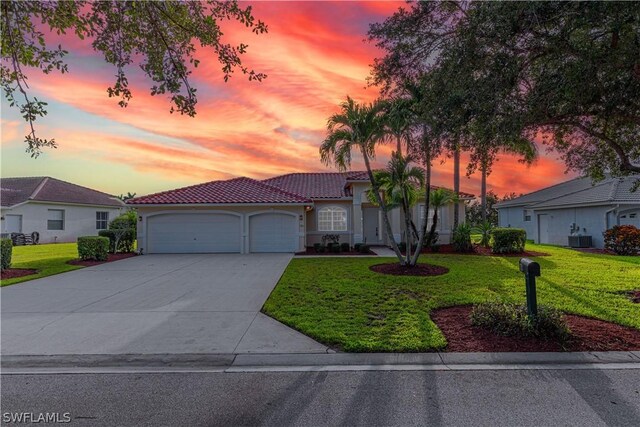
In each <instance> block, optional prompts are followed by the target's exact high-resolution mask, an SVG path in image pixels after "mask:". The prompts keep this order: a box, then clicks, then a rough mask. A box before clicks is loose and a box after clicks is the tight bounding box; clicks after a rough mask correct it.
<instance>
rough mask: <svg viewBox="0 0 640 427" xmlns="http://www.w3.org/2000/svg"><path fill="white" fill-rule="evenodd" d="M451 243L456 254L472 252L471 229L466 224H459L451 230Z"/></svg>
mask: <svg viewBox="0 0 640 427" xmlns="http://www.w3.org/2000/svg"><path fill="white" fill-rule="evenodd" d="M451 243H452V244H453V250H454V251H456V252H471V251H473V244H472V243H471V227H470V226H469V225H468V224H466V223H462V224H459V225H458V226H457V227H456V228H454V229H453V235H452V236H451Z"/></svg>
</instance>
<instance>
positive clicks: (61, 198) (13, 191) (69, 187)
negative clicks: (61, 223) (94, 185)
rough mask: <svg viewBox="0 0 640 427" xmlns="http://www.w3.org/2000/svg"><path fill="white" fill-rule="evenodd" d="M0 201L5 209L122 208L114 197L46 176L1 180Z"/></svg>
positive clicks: (121, 204) (120, 203)
mask: <svg viewBox="0 0 640 427" xmlns="http://www.w3.org/2000/svg"><path fill="white" fill-rule="evenodd" d="M0 187H1V190H0V199H1V205H2V206H4V207H9V206H14V205H17V204H18V203H23V202H27V201H37V202H53V203H73V204H81V205H97V206H113V207H123V206H124V204H123V203H122V202H121V201H120V200H118V199H117V198H116V197H114V196H112V195H110V194H107V193H103V192H101V191H97V190H92V189H91V188H87V187H82V186H80V185H76V184H72V183H70V182H66V181H61V180H59V179H56V178H51V177H48V176H38V177H24V178H2V179H0Z"/></svg>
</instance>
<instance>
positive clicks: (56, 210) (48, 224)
mask: <svg viewBox="0 0 640 427" xmlns="http://www.w3.org/2000/svg"><path fill="white" fill-rule="evenodd" d="M51 212H61V213H62V215H61V216H62V219H51V218H50V215H51ZM65 216H66V215H65V210H64V209H47V231H64V229H65V222H66V221H65ZM51 221H54V222H56V223H57V222H61V223H62V225H61V228H51Z"/></svg>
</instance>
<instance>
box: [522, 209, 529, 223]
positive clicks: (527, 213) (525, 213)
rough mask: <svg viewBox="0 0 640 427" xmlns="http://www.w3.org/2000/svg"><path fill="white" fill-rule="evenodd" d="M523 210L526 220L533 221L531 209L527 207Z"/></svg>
mask: <svg viewBox="0 0 640 427" xmlns="http://www.w3.org/2000/svg"><path fill="white" fill-rule="evenodd" d="M523 212H524V220H525V221H526V222H529V221H531V211H530V210H527V209H525V210H524V211H523Z"/></svg>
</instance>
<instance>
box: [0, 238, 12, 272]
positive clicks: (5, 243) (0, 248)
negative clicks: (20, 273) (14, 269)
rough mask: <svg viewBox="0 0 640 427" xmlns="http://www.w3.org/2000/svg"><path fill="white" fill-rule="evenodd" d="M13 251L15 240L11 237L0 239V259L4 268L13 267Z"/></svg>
mask: <svg viewBox="0 0 640 427" xmlns="http://www.w3.org/2000/svg"><path fill="white" fill-rule="evenodd" d="M12 253H13V242H12V241H11V239H2V240H1V241H0V258H2V259H1V260H0V262H1V264H2V265H1V267H2V270H6V269H8V268H9V267H11V255H12Z"/></svg>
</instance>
